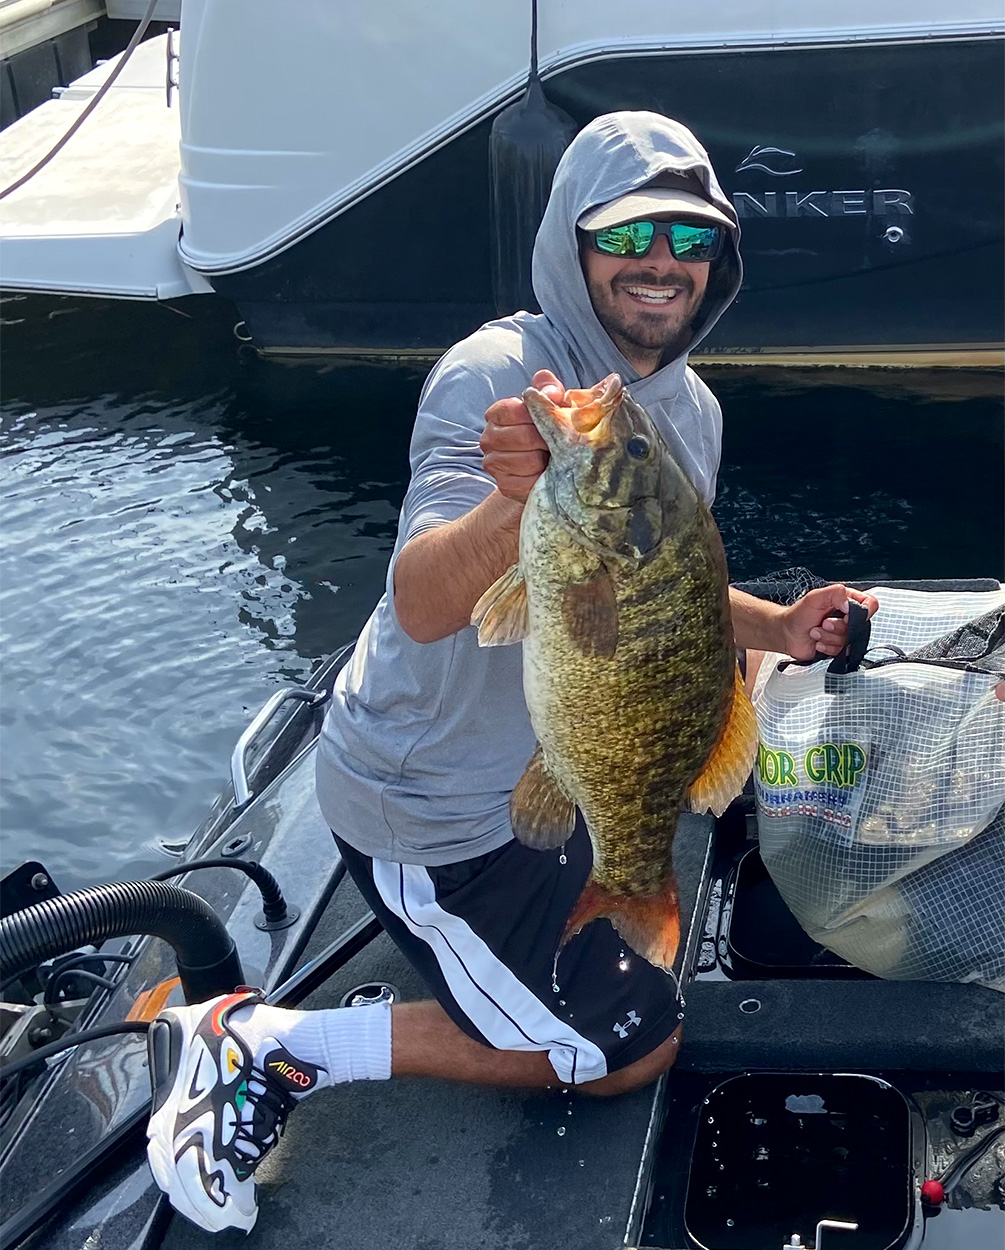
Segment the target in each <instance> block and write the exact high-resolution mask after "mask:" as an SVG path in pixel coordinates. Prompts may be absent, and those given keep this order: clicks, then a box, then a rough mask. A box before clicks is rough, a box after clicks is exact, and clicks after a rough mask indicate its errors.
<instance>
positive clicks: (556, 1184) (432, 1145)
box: [164, 817, 713, 1250]
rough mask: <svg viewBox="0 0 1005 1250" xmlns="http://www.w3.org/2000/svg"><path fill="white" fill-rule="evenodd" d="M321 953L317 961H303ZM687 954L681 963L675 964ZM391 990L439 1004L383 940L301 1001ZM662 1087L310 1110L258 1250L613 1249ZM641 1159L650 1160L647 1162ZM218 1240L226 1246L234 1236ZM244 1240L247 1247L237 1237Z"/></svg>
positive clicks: (174, 1237)
mask: <svg viewBox="0 0 1005 1250" xmlns="http://www.w3.org/2000/svg"><path fill="white" fill-rule="evenodd" d="M712 830H713V821H712V819H711V818H710V817H709V818H691V819H690V820H689V822H688V827H687V834H688V836H687V837H686V838H685V839H683V840H682V839H678V852H677V855H676V863H677V873H678V878H679V883H680V888H681V900H682V910H683V912H684V915H683V922H684V932H687V930H688V927H689V919H690V915H691V914H692V911H693V908H694V904H695V900H696V896H697V895H698V892H699V886H700V882H701V878H702V869H703V865H704V863H705V858H706V855H707V853H708V848H709V844H710V840H711V834H712ZM363 911H364V907H363V904H362V900H361V899H360V898H359V895H358V894H357V893H356V891H355V889H354V888H353V887H352V884H351V882H349V881H346V882H344V883H343V885H342V886H340V887H339V890H338V892H337V895H336V898H335V901H334V902H333V903H332V905H331V906H330V907H329V909H328V915H327V916H326V918H325V922H324V925H323V926H322V927H323V928H324V929H325V932H324V933H321V932H320V931H319V932H318V933H317V934H316V935H315V938H314V940H313V942H312V949H318V948H320V945H321V944H322V943H323V942H324V941H326V940H330V939H331V938H333V937H334V936H335V935H336V934H337V933H338V932H339V931H340V928H342V927H345V926H346V925H348V924H351V923H352V921H353V920H354V919H356V918H357V917H358V916H359V915H361V914H362V913H363ZM310 953H311V952H310V951H308V954H310ZM678 958H680V956H678ZM373 980H382V981H389V982H390V983H392V984H393V985H395V986H397V987H398V988H399V989H400V990H401V991H402V997H403V998H404V999H406V1000H408V999H418V998H425V997H428V994H427V992H426V990H425V988H424V986H423V984H422V982H421V981H420V979H419V978H418V976H417V975H416V974H415V973H414V972H413V971H412V970H411V968H410V967H409V966H408V965H407V964H406V962H405V961H404V959H403V958H402V957H401V955H400V954H399V953H398V951H397V949H396V948H395V947H394V946H393V945H392V943H391V942H390V939H389V938H388V937H387V936H386V935H385V934H381V936H380V937H379V938H378V939H377V940H376V941H374V942H373V943H371V944H370V946H368V947H367V948H366V949H365V950H364V951H363V952H362V953H361V954H360V955H358V956H357V957H356V958H355V959H354V960H352V962H350V963H349V964H347V965H346V967H345V968H344V969H343V970H342V971H341V972H340V973H339V974H338V975H337V976H336V977H334V978H333V979H332V980H331V981H329V982H327V983H326V984H325V985H324V986H323V987H322V988H321V989H320V990H318V991H317V992H316V993H314V994H313V995H312V996H311V997H310V998H308V999H307V1000H306V1002H305V1004H304V1005H305V1006H307V1007H334V1006H337V1005H338V1002H339V999H340V997H341V996H342V994H344V993H345V991H346V990H348V989H351V988H352V987H354V986H356V985H361V984H363V983H364V982H367V981H373ZM660 1089H661V1087H660V1086H659V1085H657V1086H651V1087H650V1088H648V1089H644V1090H639V1091H637V1092H636V1093H633V1094H628V1095H624V1096H622V1097H619V1098H611V1099H606V1098H592V1099H591V1098H583V1097H581V1096H576V1095H573V1094H569V1093H563V1092H561V1091H559V1090H557V1089H556V1090H553V1091H545V1092H526V1091H520V1090H497V1089H486V1088H478V1087H473V1086H466V1085H456V1084H452V1083H449V1082H446V1081H435V1080H421V1079H397V1080H393V1081H387V1082H374V1083H370V1082H359V1083H357V1084H354V1085H351V1086H343V1087H342V1088H339V1089H334V1090H326V1091H324V1092H323V1093H321V1094H320V1095H318V1096H317V1097H315V1098H310V1099H308V1100H306V1101H305V1102H304V1103H303V1105H302V1106H301V1107H299V1108H298V1110H297V1112H296V1114H295V1115H294V1116H291V1118H290V1121H289V1126H288V1129H287V1132H286V1136H285V1137H284V1139H283V1141H282V1142H281V1143H280V1146H279V1147H278V1148H277V1150H276V1151H275V1153H274V1154H273V1155H272V1156H271V1157H270V1158H269V1160H268V1161H267V1163H266V1164H265V1165H263V1168H262V1170H261V1172H260V1173H259V1177H260V1179H261V1182H262V1192H261V1213H260V1215H259V1218H258V1224H257V1226H256V1228H255V1230H254V1233H253V1234H252V1238H253V1244H254V1246H255V1247H256V1250H273V1248H274V1250H288V1248H289V1247H290V1246H291V1245H295V1246H301V1245H310V1244H317V1245H345V1246H361V1247H362V1246H365V1247H367V1248H368V1250H447V1247H450V1248H451V1250H454V1248H456V1250H474V1248H475V1247H477V1248H478V1250H525V1248H526V1250H531V1247H534V1248H535V1250H538V1248H539V1247H544V1246H556V1247H575V1248H576V1250H614V1247H617V1246H623V1245H624V1244H625V1242H626V1235H627V1234H628V1232H629V1230H630V1229H631V1228H632V1227H633V1226H635V1227H636V1228H637V1227H639V1226H640V1225H641V1218H642V1215H643V1210H642V1208H643V1206H644V1203H645V1199H646V1196H647V1193H648V1166H647V1164H648V1162H650V1161H651V1160H650V1159H649V1157H648V1156H649V1154H651V1152H647V1150H646V1145H647V1142H650V1141H651V1140H652V1139H654V1138H655V1135H656V1132H657V1130H658V1127H659V1125H658V1122H657V1121H658V1114H659V1109H660V1107H661V1105H662V1099H661V1098H660V1097H659V1093H660ZM644 1161H645V1162H644ZM230 1236H231V1235H227V1237H223V1238H218V1239H216V1240H215V1241H214V1245H216V1244H219V1245H221V1246H223V1245H225V1244H228V1241H229V1237H230ZM233 1237H234V1243H235V1244H237V1241H238V1240H240V1242H241V1244H245V1243H244V1239H243V1237H242V1236H241V1235H240V1234H233ZM206 1244H207V1242H206V1239H205V1236H204V1234H202V1233H200V1232H199V1231H198V1230H197V1229H195V1228H193V1227H192V1226H190V1225H188V1224H186V1223H184V1222H183V1221H182V1220H179V1219H175V1220H174V1221H173V1223H172V1225H171V1228H170V1230H169V1231H168V1234H167V1236H166V1239H165V1242H164V1246H165V1250H203V1248H204V1247H205V1246H206Z"/></svg>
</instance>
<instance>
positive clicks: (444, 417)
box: [399, 365, 495, 545]
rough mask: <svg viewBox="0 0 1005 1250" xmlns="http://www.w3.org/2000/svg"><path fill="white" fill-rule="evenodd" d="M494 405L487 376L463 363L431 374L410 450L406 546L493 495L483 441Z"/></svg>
mask: <svg viewBox="0 0 1005 1250" xmlns="http://www.w3.org/2000/svg"><path fill="white" fill-rule="evenodd" d="M491 403H492V396H491V392H490V391H489V388H487V387H486V386H485V384H484V382H483V380H482V379H480V378H478V377H476V376H475V375H473V374H472V373H470V372H469V371H468V370H467V369H465V368H463V366H457V365H453V366H447V367H445V368H438V369H437V370H435V371H434V373H433V374H432V375H430V378H429V380H428V381H427V382H426V385H425V386H424V387H423V390H422V395H421V397H420V399H419V409H418V413H417V414H416V418H415V428H414V429H413V431H412V442H411V447H410V448H409V461H410V463H411V468H412V477H411V481H410V482H409V484H408V491H407V492H406V494H405V501H404V503H403V504H402V509H401V522H400V525H399V535H400V542H401V544H402V545H403V544H404V543H406V542H408V541H409V540H410V539H412V538H415V536H416V535H417V534H421V533H423V531H424V530H428V529H434V528H436V526H438V525H443V524H444V523H445V522H446V521H453V520H456V519H457V517H460V516H463V515H464V514H465V513H466V512H470V511H471V509H472V508H473V507H475V505H476V504H479V503H481V501H482V500H483V499H485V498H487V496H489V495H490V494H491V493H492V490H493V487H494V486H495V482H494V481H493V479H492V478H491V477H490V476H489V474H488V473H486V472H485V470H484V469H483V468H482V453H481V448H480V447H479V445H478V440H479V438H480V437H481V433H482V430H483V429H484V426H485V410H486V409H487V408H488V406H489V405H490V404H491Z"/></svg>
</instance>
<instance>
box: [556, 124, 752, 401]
mask: <svg viewBox="0 0 1005 1250" xmlns="http://www.w3.org/2000/svg"><path fill="white" fill-rule="evenodd" d="M661 174H675V175H678V176H688V177H690V178H696V179H697V180H698V181H699V182H700V183H701V186H702V188H703V192H704V195H705V197H706V198H707V199H708V200H710V201H711V202H712V203H713V204H714V205H715V206H716V208H718V209H719V210H720V211H721V212H723V213H724V214H725V215H726V216H727V217H728V218H729V220H730V221H731V222H732V223H733V227H734V229H733V231H732V233H731V235H730V236H728V237H727V244H726V248H725V251H724V252H723V253H722V256H721V258H720V259H719V260H717V261H716V262H715V268H714V270H713V276H712V278H711V279H710V282H709V290H708V293H707V294H706V298H705V301H704V303H703V305H702V307H701V309H700V310H699V315H700V317H701V321H700V323H699V324H698V325H697V326H696V327H695V335H694V338H693V339H692V342H691V344H690V346H689V348H688V351H690V350H692V349H693V348H694V347H695V345H696V344H697V343H699V342H700V341H701V340H702V339H703V338H704V337H705V335H706V334H707V333H708V332H709V330H711V328H712V326H714V325H715V323H716V322H717V321H718V319H719V318H720V317H721V316H722V314H723V312H724V311H725V310H726V308H727V307H728V306H729V305H730V304H731V303H732V301H733V299H734V298H735V296H736V293H737V291H738V290H739V287H740V281H741V278H742V275H743V271H742V268H741V265H740V257H739V252H738V250H737V243H738V241H739V237H740V229H739V226H738V225H737V222H736V213H735V212H734V210H733V206H732V204H731V203H730V202H729V200H728V199H727V198H726V196H725V195H724V194H723V191H722V189H721V187H720V186H719V184H718V182H717V181H716V178H715V174H714V173H713V171H712V166H711V163H710V162H709V159H708V154H707V153H706V151H705V149H704V148H703V147H702V146H701V144H700V143H699V142H698V140H697V139H696V138H695V137H694V135H693V134H692V133H691V132H690V130H688V129H687V127H686V126H682V125H680V123H679V122H675V121H671V120H670V118H668V117H663V116H661V115H660V114H659V113H644V112H623V113H608V114H606V115H605V116H603V117H598V118H597V119H596V120H595V121H592V122H590V124H589V125H588V126H586V127H585V128H584V129H583V130H581V131H580V132H579V134H578V135H577V136H576V138H575V139H574V140H573V141H572V143H571V144H570V145H569V147H568V148H567V149H566V152H565V155H564V156H563V157H562V160H561V161H560V163H559V166H558V169H557V171H556V173H555V180H554V183H553V184H552V190H551V198H550V199H549V201H548V207H547V210H546V212H545V214H544V218H543V220H542V222H541V228H540V230H539V231H538V235H537V242H536V243H535V246H534V260H533V271H532V272H533V283H534V294H535V295H536V296H537V299H538V302H539V303H540V305H541V309H542V311H543V312H544V314H545V316H546V317H547V318H548V320H549V321H550V322H551V323H552V324H553V325H554V326H555V328H556V329H557V330H558V331H559V333H560V334H561V335H562V337H563V338H564V339H565V340H566V342H567V343H568V345H569V347H570V348H571V350H572V353H573V355H574V357H575V358H576V362H577V364H578V366H579V370H578V371H579V373H580V376H581V377H583V378H588V379H590V380H591V383H592V382H595V381H597V380H598V379H600V378H602V377H604V376H605V375H606V374H608V373H612V372H615V373H619V374H621V376H622V378H624V380H625V381H626V382H628V383H629V384H630V385H631V393H632V394H633V395H634V396H635V398H636V399H637V400H638V401H639V402H640V403H641V404H643V405H645V406H647V407H648V406H649V405H651V404H653V403H654V402H657V401H659V400H668V399H670V398H671V397H672V396H673V395H674V394H675V393H676V392H677V391H678V389H679V387H680V386H681V382H682V375H683V372H684V369H685V367H686V363H687V351H685V352H683V353H681V355H680V356H678V357H677V358H676V359H675V360H672V361H669V362H668V363H667V364H665V365H664V366H663V367H662V368H660V369H658V370H657V371H656V373H654V374H652V375H650V376H649V377H647V378H641V379H640V378H639V374H638V371H637V370H636V369H635V367H634V366H633V365H632V364H631V363H630V362H629V361H628V360H626V359H625V357H624V356H623V355H622V354H621V352H620V351H618V349H617V347H615V345H614V343H613V342H612V341H611V339H610V338H609V337H608V334H607V332H606V331H605V330H604V328H603V326H602V325H601V324H600V322H599V321H598V320H597V315H596V313H595V312H594V311H593V305H592V304H591V303H590V297H589V293H588V292H587V288H586V279H585V278H584V277H583V271H582V267H581V264H580V257H579V244H578V240H577V237H576V222H577V221H578V220H579V219H580V218H581V217H582V216H583V214H584V213H585V212H587V211H588V210H589V209H591V208H595V207H597V206H599V205H601V204H606V203H608V202H609V201H611V200H614V199H617V198H618V197H619V196H622V195H625V194H627V193H628V192H629V191H634V190H637V189H638V188H639V187H643V186H645V185H646V184H647V183H649V182H652V180H653V179H654V178H657V177H659V176H660V175H661Z"/></svg>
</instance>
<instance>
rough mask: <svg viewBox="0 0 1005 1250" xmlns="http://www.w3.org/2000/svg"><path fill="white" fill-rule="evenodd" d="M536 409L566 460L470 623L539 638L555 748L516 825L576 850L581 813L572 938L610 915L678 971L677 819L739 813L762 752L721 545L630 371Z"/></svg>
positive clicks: (540, 677)
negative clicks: (582, 857)
mask: <svg viewBox="0 0 1005 1250" xmlns="http://www.w3.org/2000/svg"><path fill="white" fill-rule="evenodd" d="M523 399H524V402H525V403H526V405H527V408H528V410H529V412H530V415H531V417H532V418H533V420H534V424H535V425H536V426H537V428H538V429H539V430H540V432H541V435H542V436H543V438H544V439H545V441H546V442H547V444H548V448H549V451H550V453H551V456H550V460H549V464H548V467H547V469H546V470H545V472H544V473H543V474H542V476H541V477H540V478H539V479H538V481H537V482H536V483H535V485H534V488H533V490H532V491H531V493H530V497H529V498H528V500H527V504H526V506H525V508H524V513H523V518H522V521H521V526H520V562H519V564H517V565H514V566H513V567H512V568H511V569H509V571H508V572H507V573H505V574H504V575H503V576H502V577H501V578H500V579H499V580H498V581H497V582H496V583H495V584H494V585H492V586H491V587H489V589H488V590H487V591H486V592H485V594H484V595H483V596H482V597H481V599H480V600H479V601H478V603H477V604H476V605H475V609H474V613H473V615H472V618H471V619H472V623H473V624H476V625H478V627H479V628H478V641H479V643H480V644H481V645H482V646H500V645H504V644H507V643H512V642H518V641H521V640H522V641H523V674H524V693H525V696H526V699H527V707H528V709H529V711H530V718H531V722H532V724H533V726H534V729H535V732H536V733H537V738H538V746H537V749H536V750H535V752H534V755H533V756H532V758H531V760H530V763H529V764H528V765H527V770H526V772H525V773H524V775H523V777H522V778H521V779H520V781H519V782H518V783H517V786H516V788H515V790H514V791H513V794H512V797H511V799H510V818H511V821H512V825H513V832H514V834H515V835H516V837H517V838H519V839H520V841H521V842H523V843H525V844H526V845H528V846H533V847H536V848H539V849H541V850H545V849H548V848H552V847H557V846H560V845H561V844H562V843H563V842H564V841H565V840H566V838H568V837H569V835H570V834H571V833H572V830H573V827H574V824H575V811H576V808H577V807H578V808H579V809H580V811H581V812H582V814H583V818H584V820H585V822H586V825H587V828H588V829H589V833H590V839H591V841H592V843H593V872H592V875H591V877H590V879H589V880H588V881H587V884H586V887H585V889H584V890H583V893H582V895H581V896H580V899H579V901H578V903H577V904H576V906H575V908H574V909H573V912H572V915H571V916H570V918H569V922H568V925H567V927H566V933H565V939H566V940H567V939H568V938H569V937H571V936H572V934H574V933H576V932H578V931H579V930H580V929H581V928H582V927H583V926H584V925H586V924H588V923H589V922H590V921H591V920H594V919H596V918H597V917H600V916H607V917H608V918H609V919H610V920H611V923H612V924H613V925H614V926H615V928H616V929H617V930H618V932H619V933H620V934H621V936H622V937H623V938H624V939H625V941H626V942H628V943H629V945H631V946H632V947H633V948H634V949H635V950H636V951H637V952H638V953H639V954H640V955H643V956H644V957H645V958H646V959H648V960H649V961H650V962H651V963H653V964H655V965H657V966H658V967H662V968H669V967H670V966H671V965H672V963H673V960H674V956H675V954H676V952H677V946H678V942H679V937H680V909H679V906H678V903H677V889H676V883H675V880H674V874H673V838H674V833H675V830H676V826H677V817H678V815H679V814H680V813H681V812H682V811H687V810H690V811H693V812H703V811H707V810H711V811H713V812H714V813H715V814H716V815H719V814H720V813H721V812H722V811H724V810H725V808H726V806H727V805H728V804H729V802H730V801H731V800H732V799H733V798H734V797H735V796H736V795H737V794H738V793H739V792H740V790H741V789H742V787H743V783H744V781H745V779H746V777H747V775H748V773H749V772H750V769H751V766H752V764H753V760H754V756H755V753H756V750H757V726H756V721H755V717H754V712H753V709H752V707H751V705H750V702H749V700H748V699H747V696H746V694H745V692H744V689H743V683H742V680H741V678H740V674H739V671H738V669H737V665H736V653H735V650H734V646H733V631H732V622H731V617H730V607H729V589H728V580H727V574H726V557H725V553H724V552H723V548H722V540H721V538H720V537H719V531H718V529H717V528H716V525H715V522H714V521H713V520H712V516H711V513H710V512H709V510H708V508H707V507H706V505H705V503H704V501H703V500H702V499H701V498H700V496H699V495H698V493H697V491H696V490H695V489H694V487H693V486H692V485H691V482H690V480H689V479H688V477H687V475H686V474H685V473H684V471H683V470H682V469H681V467H680V465H679V464H678V463H677V462H676V460H675V459H674V457H673V456H672V454H671V453H670V450H669V448H668V447H667V445H666V444H665V442H664V441H663V439H662V438H661V436H660V434H659V432H658V431H657V430H656V428H655V426H654V425H653V423H652V421H651V419H650V417H649V415H648V413H646V411H645V410H644V409H643V408H642V407H640V405H639V404H637V403H636V402H635V401H634V400H633V399H632V398H631V396H630V395H629V394H628V393H627V392H626V391H625V390H624V388H623V387H622V384H621V379H620V378H619V377H618V376H617V374H611V375H610V377H607V378H605V379H604V380H603V381H602V382H600V383H598V385H597V386H595V387H593V389H592V390H571V391H567V392H566V395H565V400H564V406H559V405H557V404H555V403H553V402H552V401H551V400H550V399H548V398H547V397H546V396H545V395H544V394H542V393H541V392H540V391H537V390H535V389H534V388H533V387H531V388H529V389H528V390H526V391H525V392H524V395H523Z"/></svg>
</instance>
